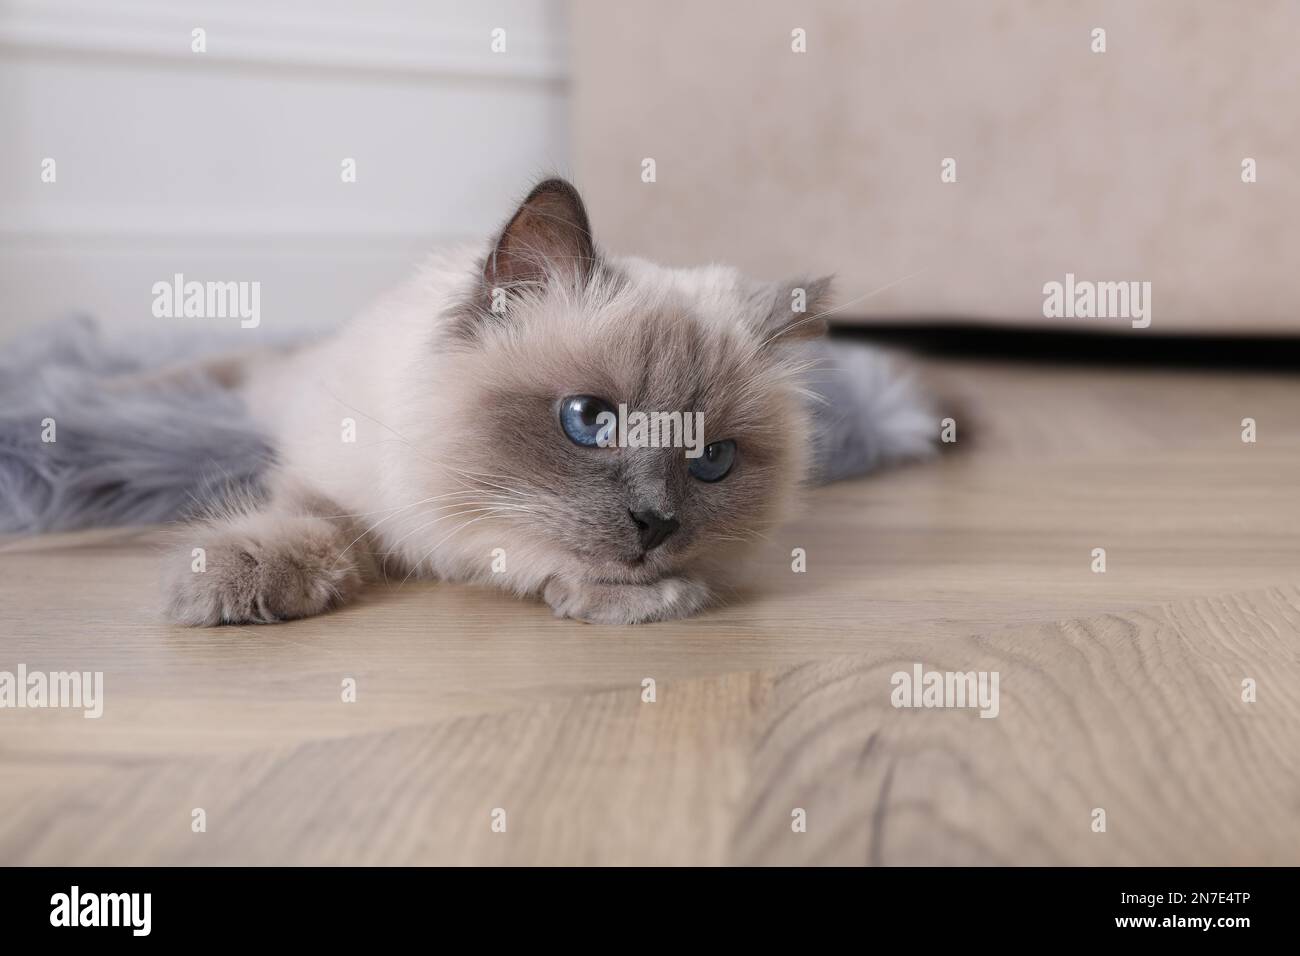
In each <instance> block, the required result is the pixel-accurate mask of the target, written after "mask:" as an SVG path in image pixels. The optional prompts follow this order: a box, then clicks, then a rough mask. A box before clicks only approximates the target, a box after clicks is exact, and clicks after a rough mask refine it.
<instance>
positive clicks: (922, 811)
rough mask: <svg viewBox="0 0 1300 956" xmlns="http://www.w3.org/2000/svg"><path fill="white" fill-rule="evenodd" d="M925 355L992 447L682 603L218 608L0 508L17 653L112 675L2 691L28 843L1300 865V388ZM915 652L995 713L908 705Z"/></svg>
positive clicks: (426, 588)
mask: <svg viewBox="0 0 1300 956" xmlns="http://www.w3.org/2000/svg"><path fill="white" fill-rule="evenodd" d="M926 374H927V375H929V376H931V377H932V378H934V379H935V380H936V381H940V382H942V383H945V384H946V385H947V386H948V388H949V394H950V395H957V397H958V398H960V400H961V403H962V404H963V406H964V407H967V408H968V409H969V411H968V412H967V413H964V414H965V415H966V416H967V417H966V418H964V419H963V421H969V422H975V423H978V427H972V429H971V434H970V436H969V441H967V439H966V437H963V438H962V439H961V440H959V442H958V447H957V449H956V450H955V451H953V452H952V453H950V454H947V455H945V456H944V457H943V458H942V460H940V461H939V462H937V463H934V464H930V465H924V466H919V467H915V468H906V469H901V470H899V471H896V472H892V473H889V474H885V475H881V476H879V477H878V478H875V479H872V480H870V481H865V482H858V483H850V484H845V485H839V486H834V487H831V488H826V489H822V490H820V491H818V492H817V493H815V495H814V496H813V498H812V501H811V503H810V507H809V508H808V511H807V513H806V515H805V516H804V517H803V518H802V519H801V520H800V521H799V522H797V523H795V524H793V525H792V526H791V527H789V528H785V529H782V530H781V531H780V532H778V533H777V534H775V535H773V539H772V541H771V543H770V546H769V547H768V549H767V550H766V551H765V553H764V554H763V555H762V556H761V559H760V561H759V564H758V568H757V571H756V573H755V575H754V582H753V585H752V587H751V588H750V589H749V590H748V591H746V592H745V593H744V594H741V595H738V596H737V599H736V601H735V602H734V603H733V604H732V605H730V606H728V607H726V608H723V609H719V610H717V611H714V612H711V613H709V614H707V615H704V616H702V617H700V618H697V619H693V620H689V621H683V622H675V623H670V624H663V625H652V626H647V627H642V628H598V627H588V626H583V625H576V624H573V623H571V622H561V621H556V620H554V619H552V618H551V617H550V615H549V612H548V611H547V610H546V609H545V608H544V607H542V606H541V605H539V604H530V603H527V602H519V601H515V600H511V599H507V598H504V597H502V596H499V595H496V594H494V593H492V592H489V591H483V590H476V589H471V588H464V587H450V586H442V585H436V584H421V585H414V586H412V585H408V586H406V587H403V588H400V589H393V590H389V591H384V590H382V589H381V590H379V591H377V592H376V593H374V594H372V595H370V596H369V597H368V598H367V599H366V600H365V601H364V602H363V603H362V604H361V605H358V606H356V607H353V608H349V609H345V610H343V611H341V612H339V613H337V614H333V615H329V616H327V617H323V618H319V619H315V620H310V621H303V622H298V623H295V624H290V625H283V626H277V627H274V628H231V629H222V630H217V631H191V630H184V629H177V628H172V627H169V626H167V625H165V624H163V623H161V622H160V621H159V620H158V618H157V612H156V600H155V597H156V590H155V589H156V564H155V555H154V550H155V548H156V546H157V543H158V541H159V538H158V533H157V532H156V531H154V530H150V529H146V530H143V531H115V532H89V533H84V534H79V535H65V536H53V537H49V538H41V539H31V540H11V541H8V542H5V543H4V544H3V545H0V669H12V668H13V667H14V666H15V665H16V664H17V663H19V662H23V663H26V664H27V665H28V666H29V667H32V668H41V669H47V670H50V669H65V668H75V669H78V670H103V671H104V672H105V696H106V705H105V715H104V717H103V718H102V719H101V720H98V721H93V720H84V719H82V717H81V715H80V713H78V712H71V711H58V710H45V711H12V710H6V711H0V863H19V864H33V863H123V864H126V863H147V862H157V863H187V864H188V863H212V862H218V863H236V862H253V863H272V862H279V863H430V862H445V863H504V862H509V863H528V864H533V863H597V862H599V863H616V864H623V863H671V864H679V863H680V864H689V863H705V864H720V863H745V864H768V863H818V864H829V863H854V864H857V863H877V864H900V863H902V864H917V863H975V862H978V863H1105V864H1131V863H1160V864H1174V865H1181V864H1190V863H1203V864H1219V865H1228V864H1241V863H1268V864H1272V863H1291V864H1295V863H1298V862H1300V815H1297V814H1296V812H1295V808H1296V807H1297V806H1300V745H1298V744H1297V741H1300V636H1298V635H1300V591H1297V588H1296V584H1297V583H1300V573H1298V569H1300V544H1298V542H1300V535H1298V532H1300V507H1297V505H1296V504H1295V488H1296V487H1297V485H1298V484H1300V424H1297V422H1296V421H1295V419H1296V415H1295V409H1296V408H1300V401H1297V399H1298V398H1300V384H1297V383H1295V382H1292V381H1290V380H1286V379H1282V378H1264V377H1254V378H1241V377H1230V376H1224V377H1217V376H1211V375H1188V374H1182V375H1142V374H1140V373H1135V372H1125V373H1118V372H1117V373H1106V374H1104V375H1098V374H1095V373H1089V372H1083V371H1079V370H1073V371H1070V370H1060V371H1057V372H1054V373H1053V374H1051V375H1045V374H1043V373H1041V372H1027V371H1017V370H1015V369H1009V368H999V367H989V366H982V365H975V364H969V365H967V364H963V363H949V364H947V365H942V366H941V365H931V366H930V367H928V368H927V369H926ZM1136 408H1141V409H1145V411H1141V412H1135V411H1134V409H1136ZM1242 408H1245V409H1247V411H1241V412H1240V413H1239V410H1240V409H1242ZM1251 413H1253V415H1254V416H1255V417H1257V418H1258V419H1259V421H1260V422H1261V426H1260V441H1259V442H1258V443H1257V444H1255V445H1243V444H1242V443H1241V441H1240V437H1239V433H1240V429H1239V420H1240V417H1242V416H1243V415H1246V414H1251ZM1265 423H1267V424H1265ZM1143 435H1146V436H1147V437H1146V438H1145V439H1143ZM964 442H965V444H963V443H964ZM796 545H797V546H801V547H805V548H807V549H808V555H809V562H808V572H807V573H806V574H794V573H792V572H791V570H790V566H789V551H790V548H792V547H794V546H796ZM1098 546H1100V547H1105V548H1106V549H1107V553H1108V571H1107V573H1105V574H1093V573H1092V572H1091V571H1090V569H1089V562H1090V550H1091V548H1093V547H1098ZM914 663H922V664H924V666H925V667H926V668H927V669H930V670H934V669H937V670H962V671H964V670H983V671H997V672H998V673H999V674H1000V689H1001V710H1000V713H999V716H998V717H997V718H996V719H991V720H986V719H981V718H979V717H978V716H977V715H976V714H974V713H972V712H970V711H958V710H899V709H895V708H893V707H892V706H891V704H890V697H889V692H890V685H889V678H890V675H891V674H892V673H893V672H894V671H896V670H906V669H908V668H910V667H911V666H912V664H914ZM345 677H352V678H355V679H356V681H357V682H358V700H357V702H356V703H355V704H345V703H343V702H342V701H341V699H340V682H341V681H342V679H343V678H345ZM646 677H653V678H655V680H656V681H657V689H658V699H657V700H656V702H655V703H652V704H651V703H643V702H642V701H641V681H642V679H643V678H646ZM1246 677H1250V678H1253V679H1255V680H1256V681H1257V683H1258V700H1257V701H1256V702H1255V703H1253V704H1247V703H1243V702H1242V701H1241V680H1242V679H1243V678H1246ZM194 807H203V808H204V809H205V810H206V811H207V814H208V821H209V823H208V831H207V832H206V833H202V834H195V833H192V832H191V831H190V812H191V810H192V809H193V808H194ZM496 807H501V808H504V809H505V810H506V811H507V820H508V828H507V832H506V833H504V834H501V833H493V832H492V830H491V828H490V822H491V818H490V814H491V811H492V810H493V808H496ZM796 807H800V808H803V809H804V810H806V811H807V817H808V830H807V832H806V833H794V832H792V831H791V828H790V822H791V817H790V814H791V811H792V810H793V809H794V808H796ZM1096 807H1102V808H1105V810H1106V813H1107V822H1108V828H1107V831H1106V832H1105V833H1094V832H1092V830H1091V828H1090V823H1091V817H1090V814H1091V812H1092V810H1093V808H1096Z"/></svg>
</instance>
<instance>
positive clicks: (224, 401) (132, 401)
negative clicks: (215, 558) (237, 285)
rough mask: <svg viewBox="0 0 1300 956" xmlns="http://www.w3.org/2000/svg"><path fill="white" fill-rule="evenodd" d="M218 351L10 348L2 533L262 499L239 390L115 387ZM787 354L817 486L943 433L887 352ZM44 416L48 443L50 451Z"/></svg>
mask: <svg viewBox="0 0 1300 956" xmlns="http://www.w3.org/2000/svg"><path fill="white" fill-rule="evenodd" d="M217 346H218V343H217V342H216V340H212V339H209V340H202V341H196V340H195V339H194V338H192V337H185V338H181V337H176V338H168V337H158V336H155V337H152V338H150V339H149V340H147V341H142V340H140V339H139V338H138V337H137V338H133V339H132V340H131V342H130V344H129V346H126V347H116V348H115V347H113V346H111V345H110V344H108V343H106V342H105V341H104V340H103V338H102V336H101V335H100V334H99V329H98V327H97V326H96V325H95V324H94V323H93V322H91V321H90V320H88V319H85V318H76V319H70V320H67V321H63V322H59V323H55V324H53V325H49V326H45V327H43V328H40V329H38V330H36V331H35V332H32V333H29V334H28V335H27V336H25V337H21V338H19V339H18V340H17V341H16V342H12V343H9V344H8V345H7V346H6V347H5V348H4V350H3V351H0V532H11V533H12V532H18V533H36V532H49V531H65V530H71V529H75V528H82V527H97V526H112V525H130V524H148V523H153V522H160V521H170V520H174V519H177V518H182V517H186V516H189V515H192V514H195V513H197V512H202V511H204V510H207V509H209V508H211V507H214V506H217V505H219V504H220V503H221V502H222V501H223V500H224V499H226V498H229V497H232V496H247V495H248V494H250V493H254V494H255V493H256V492H257V491H258V490H259V488H260V482H261V479H262V477H263V476H264V475H265V473H266V470H267V467H268V465H269V464H270V462H271V461H272V460H273V450H272V448H271V446H270V445H269V443H268V441H267V440H266V439H265V438H264V437H263V436H262V435H261V433H260V432H259V430H258V428H257V427H256V425H255V424H254V423H253V421H252V420H251V419H250V417H249V416H248V414H247V413H246V412H245V410H244V408H243V406H242V404H241V403H240V401H239V399H238V398H237V397H236V396H235V395H234V394H233V393H231V392H230V391H228V390H226V389H224V388H222V387H221V386H220V385H218V384H217V383H215V382H212V381H209V380H207V379H204V378H202V377H201V376H195V377H192V378H190V379H187V380H180V381H174V382H172V383H169V384H167V385H156V384H155V385H139V386H135V387H131V388H125V389H124V388H122V387H121V386H120V385H116V386H114V385H112V384H111V383H112V380H114V379H119V380H120V378H121V377H122V376H129V375H132V374H136V373H141V372H147V371H150V370H152V369H156V368H159V367H161V366H163V365H166V364H168V363H170V362H175V361H181V360H185V359H195V358H199V357H201V356H202V355H204V354H208V353H211V352H213V351H215V350H216V348H217ZM789 347H791V348H797V349H802V350H807V352H808V358H809V361H810V362H813V363H814V368H813V369H812V371H810V372H809V382H808V389H809V391H810V392H812V393H814V395H815V397H814V398H812V399H810V400H812V401H813V408H814V419H815V422H816V433H815V436H814V448H815V452H816V458H817V461H816V466H815V468H814V474H815V476H816V480H818V481H819V482H823V483H825V482H832V481H841V480H844V479H847V478H854V477H858V476H860V475H863V474H866V473H867V472H870V471H872V470H875V469H877V468H879V467H882V466H885V465H889V464H893V463H895V462H898V461H901V460H904V459H910V458H920V457H925V456H926V455H928V454H930V453H931V452H932V451H933V448H934V445H933V440H934V435H935V432H936V429H937V423H936V422H935V420H934V419H933V417H932V416H931V415H930V414H929V413H928V412H927V410H926V409H925V405H924V403H923V402H922V401H921V400H920V397H919V395H918V392H917V389H916V388H915V386H914V384H913V383H912V382H911V381H910V379H908V378H907V377H905V376H900V375H898V374H897V373H896V372H894V370H893V369H892V368H891V367H890V364H889V362H888V361H887V360H886V359H885V357H884V356H883V355H882V354H881V353H879V352H877V351H876V350H874V349H871V348H868V347H865V346H860V345H854V344H848V343H843V342H826V341H815V342H810V343H800V344H798V345H791V346H789ZM47 417H48V418H53V419H54V420H55V422H56V429H57V433H56V437H57V440H56V441H55V442H52V443H45V442H42V440H41V431H42V427H41V421H42V419H44V418H47Z"/></svg>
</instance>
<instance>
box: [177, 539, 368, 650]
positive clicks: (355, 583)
mask: <svg viewBox="0 0 1300 956" xmlns="http://www.w3.org/2000/svg"><path fill="white" fill-rule="evenodd" d="M249 524H251V525H252V526H246V525H241V524H234V525H229V526H227V525H221V524H216V525H196V526H194V528H193V529H192V531H191V532H187V533H186V537H187V538H189V539H192V546H189V547H187V546H184V545H183V546H180V547H178V548H177V549H176V550H175V551H173V552H172V553H171V554H169V555H168V556H167V558H166V564H165V568H164V575H163V579H164V584H163V587H164V593H165V598H166V605H167V615H168V617H170V618H171V619H172V620H173V621H175V622H176V623H178V624H186V625H189V626H191V627H211V626H214V625H217V624H271V623H274V622H275V621H286V620H291V619H293V618H299V617H310V616H312V615H314V614H320V613H322V612H323V611H326V610H329V609H330V608H331V607H334V606H336V605H338V604H341V603H343V602H344V601H346V600H347V599H348V598H350V597H351V596H352V595H353V594H355V593H356V592H357V591H358V590H359V589H360V587H361V585H362V581H363V576H362V570H361V567H360V564H359V560H358V559H357V558H356V557H354V556H353V555H351V554H348V553H346V550H345V549H346V547H347V542H346V540H343V538H342V536H341V535H340V533H339V531H338V529H337V528H335V527H334V526H333V525H331V524H330V523H329V522H328V521H326V520H324V519H322V518H313V517H291V518H289V517H286V518H279V519H278V520H276V521H274V522H266V523H262V524H261V526H258V525H257V524H253V523H251V522H250V523H249Z"/></svg>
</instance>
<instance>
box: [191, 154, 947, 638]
mask: <svg viewBox="0 0 1300 956" xmlns="http://www.w3.org/2000/svg"><path fill="white" fill-rule="evenodd" d="M796 289H802V290H803V295H804V297H805V299H806V301H805V302H804V303H803V305H804V311H796V310H795V309H794V308H792V303H793V302H794V301H796V297H797V295H798V293H796V291H795V290H796ZM828 291H829V281H828V280H826V279H818V280H810V281H803V280H799V281H793V282H787V283H760V282H755V281H751V280H748V279H746V278H744V277H742V276H741V275H739V274H738V273H737V272H736V271H735V270H732V269H729V268H722V267H717V266H708V267H704V268H695V269H667V268H661V267H659V266H655V265H652V264H650V263H648V262H644V261H641V260H638V259H632V258H614V257H609V256H605V255H603V254H601V253H600V252H598V251H597V249H596V247H595V246H594V245H593V242H592V239H591V232H590V228H589V225H588V219H587V214H586V211H585V209H584V207H583V203H582V200H581V198H580V197H579V196H578V193H577V192H576V191H575V190H574V188H573V187H572V186H571V185H569V184H568V183H567V182H564V181H563V180H558V179H551V180H547V181H545V182H542V183H541V184H540V185H538V186H537V187H536V188H535V189H533V191H532V192H531V193H530V194H529V195H528V197H527V198H526V199H525V200H524V201H523V203H522V204H521V205H520V206H519V208H518V209H517V210H516V212H515V213H514V215H513V216H512V217H511V218H510V220H509V221H508V223H507V224H506V225H505V227H504V228H503V229H502V230H501V232H500V234H499V235H498V236H497V237H496V239H495V241H494V242H493V243H492V244H491V245H490V246H489V247H488V248H487V249H486V250H485V249H482V248H479V249H465V250H461V251H457V252H453V253H447V254H441V255H438V256H435V257H434V258H433V259H432V260H430V261H429V263H428V264H427V265H426V267H425V268H424V269H423V270H422V271H421V272H420V273H419V274H418V275H416V276H415V277H414V278H413V279H412V280H411V281H410V282H409V283H408V284H406V285H405V286H404V287H402V288H400V289H398V290H397V291H396V292H394V293H393V294H391V295H390V296H388V297H387V298H386V299H384V300H382V301H381V302H380V303H378V305H376V306H375V307H374V308H372V309H371V310H370V311H369V312H367V313H365V314H363V315H361V316H360V317H358V318H357V319H356V320H354V321H353V322H352V323H351V324H349V325H347V326H345V327H344V328H343V329H342V330H341V331H339V332H338V333H336V334H335V335H333V336H332V337H330V338H329V339H327V340H325V341H322V342H320V343H318V344H315V345H312V346H309V347H306V348H303V349H300V350H298V351H295V352H292V353H290V354H288V355H287V356H286V355H276V356H270V355H267V356H263V357H261V358H258V359H255V360H252V361H250V362H246V363H242V364H236V365H234V366H231V365H229V364H228V363H227V364H223V365H222V367H221V374H222V375H223V376H224V377H225V378H226V379H227V384H229V385H231V386H232V387H234V388H236V389H237V390H238V391H239V393H240V394H241V396H242V398H243V400H244V402H245V403H246V404H247V406H248V408H249V409H250V410H251V413H252V415H253V417H254V419H255V420H256V421H258V422H259V423H260V425H261V426H262V427H263V428H264V430H265V431H266V433H267V435H268V437H269V439H270V443H271V445H272V447H274V449H275V452H276V464H275V466H274V468H273V469H272V470H271V472H270V474H269V477H268V479H267V481H266V484H267V488H268V492H269V493H268V494H267V495H266V496H265V497H264V498H263V499H260V500H258V501H257V502H250V503H249V504H247V505H245V506H243V507H237V508H228V509H226V510H225V511H224V512H223V513H220V514H217V515H215V516H213V517H210V518H208V519H206V520H203V521H200V522H196V523H193V524H191V525H189V526H187V527H186V528H185V529H184V531H183V532H182V533H181V535H180V539H181V543H180V544H179V545H178V547H177V549H176V550H175V551H174V552H173V553H172V554H170V556H169V557H168V558H167V559H166V568H165V588H166V596H167V607H168V610H169V613H170V616H171V617H172V618H173V619H174V620H176V621H178V622H181V623H184V624H189V625H216V624H223V623H269V622H273V621H279V620H285V619H290V618H297V617H304V616H308V615H312V614H317V613H320V612H322V611H325V610H327V609H329V608H331V607H333V606H336V605H338V604H341V603H343V602H346V601H348V600H349V599H350V598H351V597H353V596H354V595H355V594H356V593H357V592H358V591H359V590H360V589H361V588H362V587H364V586H365V584H366V583H367V582H368V581H372V580H375V579H376V578H378V577H380V576H382V577H384V578H387V579H389V580H396V579H405V578H407V577H411V576H420V577H432V578H439V579H444V580H453V581H475V582H482V583H487V584H492V585H495V586H497V587H500V588H504V589H506V590H508V591H511V592H513V593H515V594H517V595H520V596H525V595H536V596H540V597H541V598H542V599H543V600H545V601H546V603H547V604H549V605H550V606H551V608H552V609H554V612H555V613H556V615H558V616H562V617H569V618H575V619H578V620H582V621H590V622H598V623H607V624H634V623H639V622H645V621H657V620H664V619H669V618H678V617H683V616H686V615H690V614H693V613H695V612H697V611H699V610H700V609H701V608H704V607H706V606H707V605H708V604H710V602H712V601H714V600H715V598H716V596H717V595H718V594H719V593H720V592H722V591H724V590H725V589H726V586H727V582H728V580H729V579H730V577H731V575H733V574H735V573H736V570H737V568H738V567H739V566H740V563H741V558H742V556H743V552H744V551H745V550H746V548H747V547H748V546H749V545H750V544H751V543H752V542H753V540H754V539H755V538H756V537H758V536H759V535H760V534H761V533H762V532H763V530H764V529H766V528H769V527H771V526H772V525H773V524H775V523H776V522H778V521H780V520H782V519H783V518H784V517H785V516H786V515H787V514H788V511H789V508H790V506H791V504H792V502H793V500H794V498H795V495H796V492H797V490H798V488H799V486H800V484H801V483H802V482H803V480H804V479H805V478H806V477H808V475H807V472H808V468H809V464H808V463H809V461H810V460H811V458H812V456H811V453H810V452H811V449H810V442H811V441H812V437H811V436H812V434H813V429H812V427H811V423H810V417H809V401H808V395H807V391H806V388H805V385H806V376H807V373H808V371H809V369H808V365H809V362H808V352H807V351H806V349H801V348H799V347H797V345H796V343H800V342H806V341H807V340H808V339H810V338H813V337H816V336H819V335H821V334H822V333H823V331H824V330H825V320H824V319H823V318H822V312H823V310H824V307H825V304H826V301H825V300H826V296H827V294H828ZM898 399H899V402H900V403H901V405H902V406H903V408H902V414H903V416H904V418H905V419H906V421H907V424H906V425H904V426H902V427H901V429H899V430H898V432H897V434H896V436H895V437H896V439H897V444H898V448H896V449H891V448H889V447H885V448H882V449H880V450H879V457H881V458H889V457H900V456H901V455H904V454H907V453H909V452H912V453H916V452H922V451H924V450H925V448H927V447H928V445H929V439H928V438H927V437H925V434H924V432H925V431H926V430H927V429H928V426H929V422H930V419H929V418H928V417H927V416H925V415H924V414H923V413H922V412H921V411H920V410H919V409H918V408H917V407H916V404H917V403H916V401H915V399H914V397H913V396H912V395H911V393H910V392H907V393H905V394H901V395H899V397H898ZM620 404H625V405H626V407H627V408H628V409H636V410H643V411H646V412H650V411H680V412H699V413H701V414H702V416H703V417H702V421H703V434H704V439H703V440H704V443H706V444H707V446H708V447H707V448H706V449H705V451H704V453H703V454H702V455H700V456H699V457H696V458H688V457H687V456H686V454H685V452H684V450H683V449H682V448H680V447H644V448H630V447H605V446H604V443H603V442H601V443H593V442H592V441H591V439H592V438H593V427H594V419H595V418H596V416H597V415H598V414H599V412H601V411H607V410H610V409H617V408H618V407H619V406H620ZM353 437H354V440H349V438H353ZM196 548H202V549H203V552H202V565H201V567H202V568H203V569H202V570H201V571H196V570H195V568H196V566H199V565H196V560H195V557H194V554H195V551H194V549H196Z"/></svg>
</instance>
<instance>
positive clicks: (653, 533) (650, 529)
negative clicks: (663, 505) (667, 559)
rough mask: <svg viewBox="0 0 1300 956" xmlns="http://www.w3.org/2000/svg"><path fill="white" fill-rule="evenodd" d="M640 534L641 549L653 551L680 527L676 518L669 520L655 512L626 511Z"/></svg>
mask: <svg viewBox="0 0 1300 956" xmlns="http://www.w3.org/2000/svg"><path fill="white" fill-rule="evenodd" d="M628 514H630V515H631V516H632V520H633V521H634V522H636V526H637V530H639V531H640V532H641V547H643V548H645V549H646V550H647V551H653V550H654V549H655V548H657V547H659V545H661V544H663V543H664V542H665V541H667V540H668V536H669V535H670V534H672V533H673V532H674V531H676V530H677V529H678V528H680V527H681V522H679V521H678V520H677V519H676V518H669V517H666V516H665V515H661V514H660V513H659V512H657V511H631V510H629V511H628Z"/></svg>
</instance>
